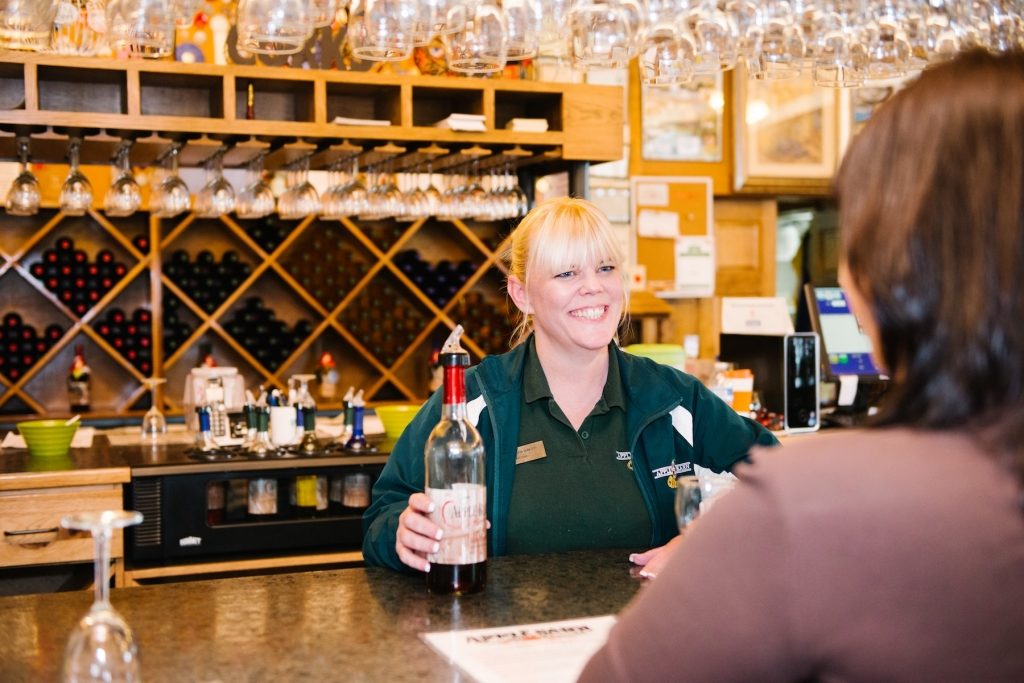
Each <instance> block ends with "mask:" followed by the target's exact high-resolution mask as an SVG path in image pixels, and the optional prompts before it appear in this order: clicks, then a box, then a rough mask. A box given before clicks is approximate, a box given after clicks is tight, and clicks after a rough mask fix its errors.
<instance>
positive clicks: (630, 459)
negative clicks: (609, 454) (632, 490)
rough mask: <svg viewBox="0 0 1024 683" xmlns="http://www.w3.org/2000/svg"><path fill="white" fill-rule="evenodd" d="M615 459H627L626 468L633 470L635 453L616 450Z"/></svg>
mask: <svg viewBox="0 0 1024 683" xmlns="http://www.w3.org/2000/svg"><path fill="white" fill-rule="evenodd" d="M615 459H616V460H618V461H620V462H621V461H625V463H626V468H627V469H628V470H629V471H630V472H632V471H633V454H632V453H630V452H629V451H615Z"/></svg>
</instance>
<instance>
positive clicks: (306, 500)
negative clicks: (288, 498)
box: [295, 475, 316, 508]
mask: <svg viewBox="0 0 1024 683" xmlns="http://www.w3.org/2000/svg"><path fill="white" fill-rule="evenodd" d="M295 504H296V505H298V506H299V507H302V508H311V507H316V475H304V476H301V477H295Z"/></svg>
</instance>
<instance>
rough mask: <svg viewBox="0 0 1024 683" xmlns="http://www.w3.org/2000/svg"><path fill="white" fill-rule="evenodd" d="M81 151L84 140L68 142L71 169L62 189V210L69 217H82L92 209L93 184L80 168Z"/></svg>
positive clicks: (77, 139) (74, 139)
mask: <svg viewBox="0 0 1024 683" xmlns="http://www.w3.org/2000/svg"><path fill="white" fill-rule="evenodd" d="M81 150H82V139H81V138H71V140H70V141H69V142H68V160H69V162H70V164H71V167H70V168H69V169H68V177H67V178H65V179H64V184H63V185H62V186H61V188H60V209H61V211H63V212H64V213H66V214H67V215H69V216H82V215H84V214H85V212H86V211H88V210H89V208H90V207H92V184H91V183H90V182H89V179H88V178H86V177H85V176H84V175H83V174H82V171H81V170H80V169H79V168H78V156H79V153H80V152H81Z"/></svg>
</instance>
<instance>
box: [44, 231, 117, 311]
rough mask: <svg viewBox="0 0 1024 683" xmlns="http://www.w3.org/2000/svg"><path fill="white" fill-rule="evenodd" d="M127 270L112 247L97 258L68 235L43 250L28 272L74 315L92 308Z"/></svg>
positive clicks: (104, 250)
mask: <svg viewBox="0 0 1024 683" xmlns="http://www.w3.org/2000/svg"><path fill="white" fill-rule="evenodd" d="M127 272H128V266H126V265H125V264H124V263H121V262H120V261H117V260H116V259H115V257H114V253H113V252H112V251H110V250H109V249H101V250H100V251H99V252H97V254H96V260H95V261H90V260H89V255H88V254H86V253H85V251H83V250H82V249H76V248H75V241H74V240H73V239H71V238H70V237H67V236H61V237H58V238H57V241H56V243H55V244H54V246H53V248H51V249H47V250H45V251H44V252H43V256H42V260H40V261H36V262H35V263H32V264H31V265H29V273H30V274H31V275H32V277H34V278H35V279H36V280H38V281H39V282H41V283H43V286H44V287H46V289H48V290H50V291H51V292H53V293H54V294H55V295H56V296H57V298H58V299H59V300H60V301H61V303H62V304H64V305H65V306H66V307H67V308H68V309H69V310H71V311H72V312H74V314H75V315H78V316H81V315H84V314H85V313H86V312H88V311H89V309H90V308H92V307H93V306H94V305H95V304H96V303H97V302H98V301H99V300H100V299H102V298H103V296H104V295H105V294H106V293H107V292H109V291H110V290H111V289H112V288H113V287H114V285H116V284H117V283H118V282H119V281H120V280H121V278H123V277H124V276H125V274H126V273H127Z"/></svg>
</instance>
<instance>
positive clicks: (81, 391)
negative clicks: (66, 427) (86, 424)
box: [68, 344, 92, 413]
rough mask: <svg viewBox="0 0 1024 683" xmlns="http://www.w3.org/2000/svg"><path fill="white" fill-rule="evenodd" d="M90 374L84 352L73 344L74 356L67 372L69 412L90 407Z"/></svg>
mask: <svg viewBox="0 0 1024 683" xmlns="http://www.w3.org/2000/svg"><path fill="white" fill-rule="evenodd" d="M91 374H92V370H90V369H89V364H88V363H86V361H85V352H84V351H83V349H82V345H81V344H79V345H77V346H75V357H74V360H72V361H71V370H70V371H69V372H68V402H69V403H70V404H71V412H75V413H84V412H88V411H89V409H90V408H91V401H92V396H91V394H92V391H91V386H90V381H91Z"/></svg>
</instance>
